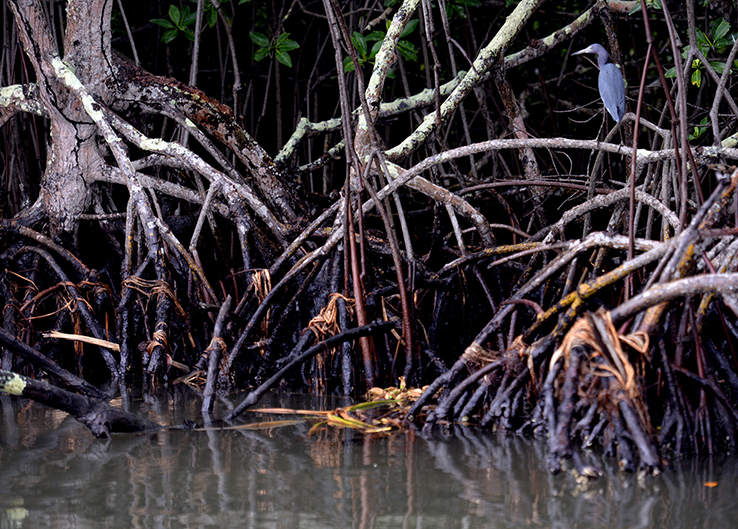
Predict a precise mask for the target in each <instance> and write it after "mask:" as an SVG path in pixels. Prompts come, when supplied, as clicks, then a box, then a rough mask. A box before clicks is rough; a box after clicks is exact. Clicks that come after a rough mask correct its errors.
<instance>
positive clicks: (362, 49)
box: [351, 31, 367, 57]
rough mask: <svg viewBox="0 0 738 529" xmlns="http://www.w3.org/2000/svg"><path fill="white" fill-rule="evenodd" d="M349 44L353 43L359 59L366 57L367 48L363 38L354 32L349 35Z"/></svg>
mask: <svg viewBox="0 0 738 529" xmlns="http://www.w3.org/2000/svg"><path fill="white" fill-rule="evenodd" d="M351 42H353V43H354V48H356V51H357V52H358V54H359V57H366V51H367V46H366V39H365V38H364V36H363V35H362V34H361V33H359V32H358V31H354V34H353V35H351Z"/></svg>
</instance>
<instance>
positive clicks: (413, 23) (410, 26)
mask: <svg viewBox="0 0 738 529" xmlns="http://www.w3.org/2000/svg"><path fill="white" fill-rule="evenodd" d="M418 22H419V20H418V19H417V18H414V19H412V20H411V21H410V22H408V23H407V26H405V29H404V30H403V31H402V33H400V38H401V39H404V38H405V37H407V36H408V35H410V34H411V33H412V32H413V31H415V28H417V27H418Z"/></svg>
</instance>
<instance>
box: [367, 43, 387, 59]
mask: <svg viewBox="0 0 738 529" xmlns="http://www.w3.org/2000/svg"><path fill="white" fill-rule="evenodd" d="M382 44H384V41H383V40H378V41H377V42H375V43H374V46H372V49H371V50H370V51H369V58H370V59H373V58H374V57H376V56H377V53H379V50H380V48H381V47H382Z"/></svg>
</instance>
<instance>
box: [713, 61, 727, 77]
mask: <svg viewBox="0 0 738 529" xmlns="http://www.w3.org/2000/svg"><path fill="white" fill-rule="evenodd" d="M710 66H712V69H713V70H715V73H716V74H718V75H723V72H724V71H725V63H724V62H720V61H710Z"/></svg>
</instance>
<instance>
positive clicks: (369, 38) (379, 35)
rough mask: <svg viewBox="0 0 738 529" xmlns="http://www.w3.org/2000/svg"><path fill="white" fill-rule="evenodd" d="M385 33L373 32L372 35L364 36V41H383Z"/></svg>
mask: <svg viewBox="0 0 738 529" xmlns="http://www.w3.org/2000/svg"><path fill="white" fill-rule="evenodd" d="M384 36H385V33H383V32H381V31H372V32H371V33H369V34H367V35H364V40H365V41H367V42H373V41H375V40H378V41H380V42H381V41H383V40H384Z"/></svg>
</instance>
